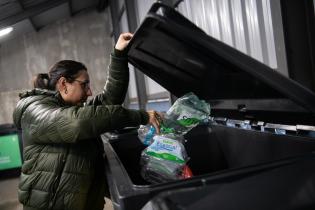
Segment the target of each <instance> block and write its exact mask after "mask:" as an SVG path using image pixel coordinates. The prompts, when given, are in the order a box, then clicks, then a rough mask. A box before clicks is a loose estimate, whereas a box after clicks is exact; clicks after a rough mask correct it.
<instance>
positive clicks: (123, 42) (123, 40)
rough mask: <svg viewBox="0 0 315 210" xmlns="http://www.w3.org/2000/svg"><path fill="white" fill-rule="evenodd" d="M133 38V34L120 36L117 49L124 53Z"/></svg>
mask: <svg viewBox="0 0 315 210" xmlns="http://www.w3.org/2000/svg"><path fill="white" fill-rule="evenodd" d="M132 37H133V34H132V33H129V32H127V33H122V34H120V36H119V38H118V41H117V43H116V45H115V49H116V50H120V51H123V50H124V49H125V48H126V47H127V45H128V44H129V42H130V40H131V38H132Z"/></svg>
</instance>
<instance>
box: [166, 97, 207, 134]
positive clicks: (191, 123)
mask: <svg viewBox="0 0 315 210" xmlns="http://www.w3.org/2000/svg"><path fill="white" fill-rule="evenodd" d="M209 115H210V105H209V104H208V103H206V102H205V101H204V100H200V99H199V98H198V97H197V96H196V95H195V94H193V93H188V94H186V95H184V96H182V97H181V98H178V99H177V100H176V101H175V103H174V104H173V106H172V107H171V108H170V109H169V110H168V111H167V113H166V115H165V116H164V119H163V123H162V125H161V133H174V134H176V135H184V134H186V133H187V132H188V131H190V130H191V129H192V128H194V127H196V126H197V125H198V124H199V123H200V122H203V121H206V120H207V119H208V117H209Z"/></svg>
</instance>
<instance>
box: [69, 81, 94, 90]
mask: <svg viewBox="0 0 315 210" xmlns="http://www.w3.org/2000/svg"><path fill="white" fill-rule="evenodd" d="M73 81H76V82H78V83H79V84H80V85H81V87H83V88H84V90H86V91H87V90H89V89H90V81H89V80H86V81H81V80H77V79H75V80H73Z"/></svg>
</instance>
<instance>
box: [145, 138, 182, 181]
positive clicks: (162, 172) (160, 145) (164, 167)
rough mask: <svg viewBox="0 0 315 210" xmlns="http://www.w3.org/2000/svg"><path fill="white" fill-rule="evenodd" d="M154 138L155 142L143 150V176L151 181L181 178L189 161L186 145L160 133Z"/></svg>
mask: <svg viewBox="0 0 315 210" xmlns="http://www.w3.org/2000/svg"><path fill="white" fill-rule="evenodd" d="M153 139H154V141H153V143H152V144H151V145H150V146H148V147H147V148H146V149H145V150H143V152H142V157H141V165H142V170H141V175H142V177H143V178H144V179H145V180H147V181H149V182H151V183H160V182H165V181H171V180H177V179H181V178H182V177H183V176H182V173H183V167H184V166H185V165H186V162H187V161H188V157H187V154H186V150H185V147H184V145H183V144H182V143H181V142H180V141H178V140H175V139H171V138H169V137H165V136H160V135H155V136H154V138H153Z"/></svg>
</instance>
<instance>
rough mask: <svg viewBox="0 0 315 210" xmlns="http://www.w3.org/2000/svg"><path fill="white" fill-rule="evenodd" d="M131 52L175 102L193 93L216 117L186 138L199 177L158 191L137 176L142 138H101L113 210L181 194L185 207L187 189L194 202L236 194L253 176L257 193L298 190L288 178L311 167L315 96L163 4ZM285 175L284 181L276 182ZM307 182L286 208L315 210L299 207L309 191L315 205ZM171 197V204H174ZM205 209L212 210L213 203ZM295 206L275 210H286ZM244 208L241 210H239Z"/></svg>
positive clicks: (311, 172)
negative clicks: (216, 193)
mask: <svg viewBox="0 0 315 210" xmlns="http://www.w3.org/2000/svg"><path fill="white" fill-rule="evenodd" d="M128 47H129V49H128V60H129V62H130V63H131V64H133V65H134V66H135V67H136V68H137V69H139V70H141V71H142V72H143V73H145V74H146V75H148V76H149V77H151V78H152V79H153V80H155V81H156V82H157V83H159V84H160V85H162V86H163V87H164V88H166V89H167V90H168V91H170V92H171V93H172V94H173V95H174V96H176V97H180V96H182V95H184V94H186V93H188V92H194V93H195V94H196V95H197V96H198V97H199V98H201V99H203V100H206V101H207V102H209V103H210V105H211V117H209V124H208V125H202V126H198V127H197V128H194V129H192V130H191V131H190V132H189V133H188V134H187V135H186V139H187V142H186V144H185V148H186V150H187V153H188V156H189V157H190V160H189V162H188V165H189V166H190V168H191V170H192V172H193V174H194V177H193V178H191V179H186V180H179V181H173V182H168V183H163V184H155V185H152V184H150V183H147V182H146V181H145V180H143V179H142V177H141V176H140V165H139V163H140V157H141V152H142V150H143V149H144V146H143V145H142V143H141V142H140V141H139V140H138V139H137V132H136V129H135V130H128V132H124V133H107V134H104V135H103V136H102V138H103V140H104V148H105V153H106V157H107V162H106V175H107V180H108V183H109V189H110V192H111V197H112V201H113V205H114V208H115V209H132V210H135V209H141V208H142V207H143V206H144V205H145V204H146V203H147V202H148V201H150V200H151V199H152V198H154V197H155V198H154V200H153V201H152V202H150V203H151V204H152V205H153V204H154V205H155V204H156V201H157V200H159V199H161V202H162V203H163V202H165V201H166V200H167V199H166V198H167V196H165V195H168V193H169V194H170V195H172V196H173V195H174V196H175V197H176V195H175V194H176V193H177V192H183V191H184V192H185V193H183V199H184V200H183V202H182V203H185V199H186V198H187V196H188V194H189V192H188V191H190V190H191V193H192V194H193V193H194V192H195V191H194V189H198V190H197V191H198V192H197V191H196V194H198V193H207V189H208V187H209V188H211V186H212V185H213V184H214V183H215V184H217V185H216V187H218V186H219V185H220V184H222V186H224V185H226V184H231V188H233V186H238V185H237V184H236V185H234V184H235V183H237V182H238V180H242V181H243V184H244V185H246V183H248V184H250V183H251V182H250V181H248V182H247V181H246V179H247V178H248V180H250V179H251V177H252V178H253V177H257V179H255V182H256V184H257V186H259V185H262V184H263V183H265V184H269V183H268V182H267V181H266V180H267V179H270V180H271V182H270V183H278V181H277V180H279V183H280V180H281V181H282V182H283V183H287V187H288V190H290V186H296V185H298V183H300V182H297V183H296V185H292V183H291V182H292V176H291V175H290V176H289V175H288V176H287V175H286V174H288V173H290V167H287V166H288V165H294V167H293V168H294V170H296V168H299V166H300V165H299V164H302V165H301V169H303V168H304V169H305V168H306V165H307V163H308V164H309V166H310V167H313V166H314V154H313V153H312V152H313V151H315V138H314V136H315V135H314V133H315V94H314V93H313V92H312V91H310V90H308V89H306V88H304V87H303V86H301V85H299V84H298V83H296V82H295V81H293V80H290V79H288V78H286V77H284V76H283V75H281V74H279V73H277V72H276V71H275V70H273V69H271V68H270V67H268V66H266V65H264V64H262V63H260V62H258V61H256V60H254V59H253V58H251V57H249V56H247V55H245V54H243V53H241V52H239V51H237V50H236V49H234V48H232V47H230V46H227V45H225V44H224V43H221V42H219V41H218V40H216V39H214V38H212V37H209V36H208V35H207V34H205V33H204V32H203V31H202V30H201V29H199V28H198V27H196V26H195V25H194V24H192V23H191V22H190V21H188V20H187V19H186V18H184V17H183V16H182V15H181V14H179V13H178V12H177V11H175V10H174V9H172V8H170V7H168V6H165V5H162V4H160V3H155V4H153V6H152V8H151V9H150V11H149V12H148V14H147V16H146V18H145V20H144V22H143V23H142V24H141V26H140V27H139V28H138V29H137V31H136V33H135V35H134V37H133V39H132V40H131V42H130V44H129V45H128ZM298 160H300V163H298V162H299V161H298ZM278 170H279V171H281V173H280V172H279V173H277V177H275V175H274V174H275V171H278ZM292 170H293V169H292ZM300 173H301V174H300V175H301V176H300V178H301V177H302V178H303V177H307V178H308V184H307V185H302V184H301V185H300V188H299V187H293V188H292V189H291V190H292V192H291V193H290V194H288V195H283V196H279V199H280V200H279V203H281V202H289V201H288V200H294V201H295V200H296V201H297V203H294V205H293V204H292V205H291V207H292V208H299V207H301V209H303V207H305V206H307V207H308V208H309V207H312V208H313V209H315V199H306V200H303V199H298V198H299V196H300V195H301V194H299V193H301V192H303V191H307V192H308V196H309V197H310V198H315V190H314V179H315V174H314V170H304V171H302V170H301V171H300ZM264 174H267V175H266V176H265V175H264ZM259 177H261V178H259ZM266 177H269V178H266ZM297 180H298V178H297ZM277 187H281V188H282V187H283V185H274V186H273V185H270V189H271V190H272V189H275V191H277V190H278V191H277V192H281V191H283V190H284V189H277V190H276V188H277ZM199 188H200V189H201V190H200V191H199ZM203 188H204V189H203ZM192 189H193V190H192ZM247 189H251V190H252V188H247ZM186 190H187V191H186ZM251 190H243V191H242V189H239V191H238V190H237V187H236V188H233V191H231V192H233V193H234V195H235V197H238V196H239V195H238V194H239V193H240V194H243V196H244V197H246V196H248V197H250V194H252V191H251ZM254 190H255V192H256V193H257V196H264V193H265V191H264V190H263V188H261V189H259V188H257V189H254ZM210 191H211V189H210ZM160 193H161V194H160ZM227 193H228V192H227ZM159 194H160V195H159ZM302 195H304V194H303V193H302ZM156 196H158V197H156ZM159 196H160V197H159ZM209 196H211V195H209ZM220 196H224V193H223V194H222V195H221V194H220ZM229 196H230V197H231V196H233V194H229ZM292 196H293V197H292ZM294 196H295V197H294ZM188 197H189V196H188ZM203 197H205V198H206V197H207V195H204V196H203ZM173 198H174V197H170V199H171V200H170V204H172V205H173V204H174V203H172V202H173V201H174V200H172V199H173ZM165 199H166V200H165ZM219 199H223V200H224V198H223V197H219ZM187 200H188V198H187ZM191 201H192V202H196V201H194V200H191ZM209 202H210V203H208V204H209V206H208V207H211V206H216V205H214V203H212V201H211V199H209ZM227 202H228V201H227ZM248 202H251V204H253V205H247V206H251V208H254V207H255V206H257V208H258V206H259V203H255V199H252V201H251V200H249V201H248ZM150 203H149V204H150ZM178 203H179V205H180V204H181V202H178ZM149 204H148V205H149ZM204 204H205V207H204V209H207V206H206V205H207V201H204ZM152 205H151V207H152ZM268 205H269V206H268ZM268 205H267V207H266V209H277V206H272V205H271V203H268ZM149 206H150V205H149ZM289 206H290V205H283V207H284V208H278V209H289ZM245 207H246V205H240V206H237V205H236V206H234V209H246V208H245ZM286 207H288V208H286ZM145 208H148V206H146V207H145ZM157 208H158V207H157ZM165 208H166V209H167V208H168V209H172V208H169V206H168V207H165ZM218 209H219V208H218ZM222 209H224V208H223V207H222Z"/></svg>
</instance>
